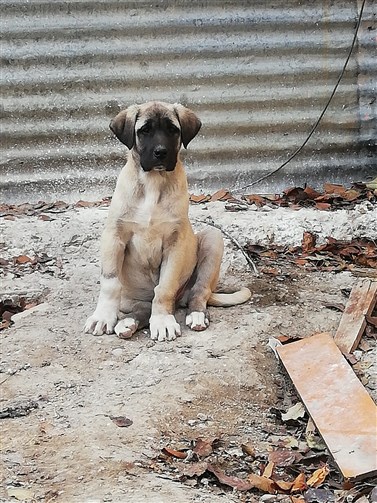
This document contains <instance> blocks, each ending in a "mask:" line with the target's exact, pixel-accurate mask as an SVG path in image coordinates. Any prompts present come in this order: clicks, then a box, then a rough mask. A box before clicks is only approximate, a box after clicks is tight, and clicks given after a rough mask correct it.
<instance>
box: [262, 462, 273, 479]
mask: <svg viewBox="0 0 377 503" xmlns="http://www.w3.org/2000/svg"><path fill="white" fill-rule="evenodd" d="M274 466H275V463H274V462H273V461H269V462H268V463H267V466H266V468H265V469H264V470H263V473H262V477H266V478H267V479H270V478H271V476H272V473H273V471H274Z"/></svg>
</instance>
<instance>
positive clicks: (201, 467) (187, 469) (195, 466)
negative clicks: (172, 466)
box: [179, 461, 208, 477]
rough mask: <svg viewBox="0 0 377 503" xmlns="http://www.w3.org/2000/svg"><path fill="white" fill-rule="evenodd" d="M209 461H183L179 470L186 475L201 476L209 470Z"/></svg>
mask: <svg viewBox="0 0 377 503" xmlns="http://www.w3.org/2000/svg"><path fill="white" fill-rule="evenodd" d="M207 467H208V463H207V462H206V461H199V462H198V463H182V464H181V466H180V467H179V471H180V473H181V474H182V475H185V476H186V477H200V476H201V475H203V473H204V472H205V471H206V470H207Z"/></svg>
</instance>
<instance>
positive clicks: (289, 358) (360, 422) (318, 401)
mask: <svg viewBox="0 0 377 503" xmlns="http://www.w3.org/2000/svg"><path fill="white" fill-rule="evenodd" d="M277 352H278V354H279V356H280V358H281V361H282V362H283V365H284V367H285V368H286V370H287V372H288V374H289V375H290V377H291V379H292V381H293V384H294V385H295V387H296V389H297V391H298V393H299V395H300V397H301V399H302V401H303V403H304V405H305V407H306V409H307V411H308V413H309V414H310V416H311V418H312V419H313V421H314V423H315V425H316V427H317V429H318V431H319V432H320V434H321V435H322V438H323V440H324V442H325V443H326V445H327V447H328V449H329V451H330V452H331V454H332V456H333V457H334V460H335V462H336V463H337V465H338V467H339V469H340V471H341V472H342V474H343V476H344V477H345V478H346V479H350V478H352V479H353V478H356V477H357V478H363V477H367V476H372V475H374V474H377V451H376V448H377V408H376V405H375V404H374V402H373V400H372V399H371V397H370V396H369V395H368V393H367V391H366V390H365V389H364V387H363V385H362V384H361V382H360V381H359V380H358V378H357V377H356V375H355V373H354V372H353V370H352V368H351V367H350V366H349V364H348V363H347V362H346V360H345V358H344V357H343V355H342V353H341V352H340V351H339V349H338V347H337V346H336V344H335V342H334V340H333V339H332V337H331V335H329V334H317V335H313V336H312V337H309V338H307V339H302V340H300V341H297V342H292V343H290V344H286V345H285V346H279V347H278V348H277Z"/></svg>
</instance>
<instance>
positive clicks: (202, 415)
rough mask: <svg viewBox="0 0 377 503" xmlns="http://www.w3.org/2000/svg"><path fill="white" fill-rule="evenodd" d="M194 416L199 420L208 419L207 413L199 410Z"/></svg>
mask: <svg viewBox="0 0 377 503" xmlns="http://www.w3.org/2000/svg"><path fill="white" fill-rule="evenodd" d="M196 417H197V418H198V419H199V421H208V416H207V414H203V413H202V412H199V414H198V415H197V416H196Z"/></svg>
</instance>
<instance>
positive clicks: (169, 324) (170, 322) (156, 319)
mask: <svg viewBox="0 0 377 503" xmlns="http://www.w3.org/2000/svg"><path fill="white" fill-rule="evenodd" d="M149 328H150V330H151V338H152V340H154V341H155V340H158V341H165V340H167V341H173V340H174V339H175V338H176V337H177V336H178V335H181V327H180V326H179V324H178V323H177V322H176V319H175V317H174V316H173V315H172V314H152V316H151V318H150V320H149Z"/></svg>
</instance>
